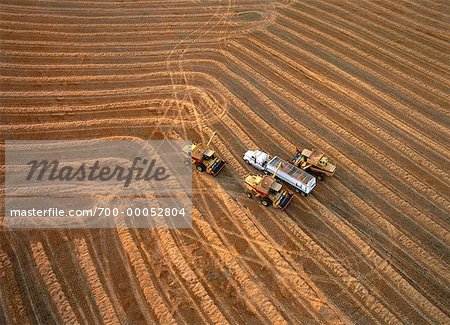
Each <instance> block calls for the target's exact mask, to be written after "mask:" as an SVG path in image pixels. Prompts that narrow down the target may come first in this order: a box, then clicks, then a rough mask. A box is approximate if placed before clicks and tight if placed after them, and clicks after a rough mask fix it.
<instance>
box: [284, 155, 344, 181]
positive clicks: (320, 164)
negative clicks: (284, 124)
mask: <svg viewBox="0 0 450 325" xmlns="http://www.w3.org/2000/svg"><path fill="white" fill-rule="evenodd" d="M291 163H292V164H293V165H294V166H296V167H298V168H301V169H303V170H306V171H307V172H309V173H311V174H313V175H316V176H317V179H318V180H319V181H321V180H322V179H323V176H324V175H326V176H333V175H334V173H335V171H336V163H335V162H334V161H332V160H330V159H329V158H328V157H327V156H325V154H323V153H322V152H320V151H318V150H309V149H303V150H301V149H297V151H296V152H295V155H294V158H292V160H291Z"/></svg>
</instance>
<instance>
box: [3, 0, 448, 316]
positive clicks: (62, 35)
mask: <svg viewBox="0 0 450 325" xmlns="http://www.w3.org/2000/svg"><path fill="white" fill-rule="evenodd" d="M0 3H1V4H0V9H1V23H0V24H1V38H2V40H3V41H2V44H1V47H0V53H1V65H0V66H1V80H0V81H1V89H2V94H1V98H0V100H1V122H2V123H1V124H2V126H1V130H2V138H3V139H93V138H124V137H128V138H132V137H137V138H142V139H162V138H166V139H180V138H181V139H191V140H196V141H199V140H207V139H208V137H209V136H210V135H211V134H212V132H214V131H216V132H217V134H218V136H217V137H216V138H215V140H214V141H213V146H214V148H215V149H216V150H217V152H218V153H219V154H220V155H221V156H222V157H224V158H225V159H226V160H227V162H228V165H227V167H226V168H225V169H224V171H223V172H222V173H221V174H220V175H219V176H218V177H216V178H213V177H211V176H208V175H204V174H199V173H195V174H194V178H193V182H194V193H195V199H194V213H193V224H194V227H193V229H190V230H148V229H137V230H133V229H130V230H127V229H123V230H118V231H116V230H108V229H100V230H70V231H68V230H52V231H37V230H34V231H3V232H2V233H1V235H0V323H2V324H4V323H10V324H27V323H41V324H51V323H69V324H75V323H80V324H86V323H89V324H100V323H110V324H116V323H123V324H127V323H128V324H139V323H144V322H147V323H164V324H168V323H189V324H200V323H233V324H238V323H239V324H260V323H277V324H282V323H289V324H314V323H358V324H371V323H386V324H387V323H389V324H391V323H404V324H449V323H450V299H449V297H450V286H449V282H450V271H449V263H450V255H449V243H450V234H449V226H450V220H449V212H450V202H449V201H450V197H449V192H450V186H449V179H450V175H449V174H450V173H449V166H450V150H449V149H450V143H449V141H448V140H449V138H450V128H449V126H450V116H449V88H450V82H449V66H450V65H449V60H450V58H449V53H450V46H449V38H450V37H449V34H450V33H449V31H450V29H449V27H450V3H449V2H448V1H445V0H432V1H426V0H399V1H390V0H324V1H313V0H298V1H262V0H261V1H259V0H248V1H247V0H243V1H233V0H229V1H220V0H216V1H210V0H205V1H203V0H192V1H188V0H184V1H183V0H175V1H171V2H169V1H162V0H155V1H144V0H136V1H132V0H130V1H128V0H127V1H112V0H83V1H79V0H33V1H26V0H1V2H0ZM305 146H306V147H315V148H320V149H321V150H323V151H324V152H326V153H327V154H328V155H329V156H330V157H332V158H333V159H334V160H335V161H336V162H337V163H338V170H337V173H336V175H335V177H333V178H327V179H326V180H325V181H323V182H320V183H319V184H318V186H317V187H316V189H315V190H314V192H313V193H312V195H310V196H308V197H307V198H303V197H302V196H300V195H296V196H295V198H294V200H293V201H292V203H291V205H290V206H289V207H288V208H287V209H286V210H285V212H280V211H277V210H275V209H273V208H264V207H263V206H261V204H260V203H259V202H258V201H257V200H255V199H253V200H252V199H248V198H247V197H246V196H245V194H244V190H243V186H242V177H244V176H245V175H246V174H248V173H249V172H253V171H254V170H253V169H252V168H251V167H248V166H247V165H245V164H244V162H243V160H242V155H243V153H244V152H245V150H247V148H252V149H256V148H262V149H264V150H266V151H268V152H270V153H271V154H274V155H279V156H281V157H284V158H289V157H290V156H291V155H292V154H293V152H294V151H295V147H305Z"/></svg>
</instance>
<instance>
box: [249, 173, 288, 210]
mask: <svg viewBox="0 0 450 325" xmlns="http://www.w3.org/2000/svg"><path fill="white" fill-rule="evenodd" d="M275 177H276V172H275V174H274V175H273V176H269V175H256V174H250V175H248V176H247V177H246V178H245V180H244V184H245V188H246V194H247V196H248V197H249V198H251V197H253V195H255V196H256V197H260V201H261V204H262V205H264V206H266V207H267V206H270V205H273V206H274V207H276V208H278V209H281V210H284V209H285V208H286V207H287V206H288V204H289V202H291V200H292V198H293V194H292V193H290V192H288V191H286V190H284V189H283V186H282V185H281V184H280V183H278V182H277V180H276V178H275Z"/></svg>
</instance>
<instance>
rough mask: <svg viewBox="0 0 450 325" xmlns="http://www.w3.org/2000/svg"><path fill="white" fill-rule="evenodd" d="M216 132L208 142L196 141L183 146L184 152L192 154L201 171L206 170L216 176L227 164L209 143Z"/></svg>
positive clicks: (197, 167) (196, 167) (193, 161)
mask: <svg viewBox="0 0 450 325" xmlns="http://www.w3.org/2000/svg"><path fill="white" fill-rule="evenodd" d="M215 135H216V132H214V133H213V135H212V136H211V138H210V139H209V141H208V143H207V144H202V143H195V142H193V143H192V145H187V146H184V147H183V149H182V150H183V152H184V153H186V154H188V155H190V156H191V159H192V161H191V162H192V164H193V165H195V169H197V170H198V171H199V172H206V173H208V174H211V175H213V176H216V175H217V174H218V173H219V172H220V171H221V170H222V169H223V167H224V166H225V163H226V162H225V161H224V160H222V159H220V158H218V157H217V156H216V154H215V152H214V150H212V149H211V148H210V147H209V145H210V144H211V141H212V139H213V137H214V136H215Z"/></svg>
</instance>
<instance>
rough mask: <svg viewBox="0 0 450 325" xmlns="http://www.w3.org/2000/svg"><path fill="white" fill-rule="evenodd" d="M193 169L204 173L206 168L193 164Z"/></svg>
mask: <svg viewBox="0 0 450 325" xmlns="http://www.w3.org/2000/svg"><path fill="white" fill-rule="evenodd" d="M195 169H197V170H198V171H199V172H202V173H203V172H204V171H205V170H206V166H205V165H203V164H202V163H197V164H195Z"/></svg>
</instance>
